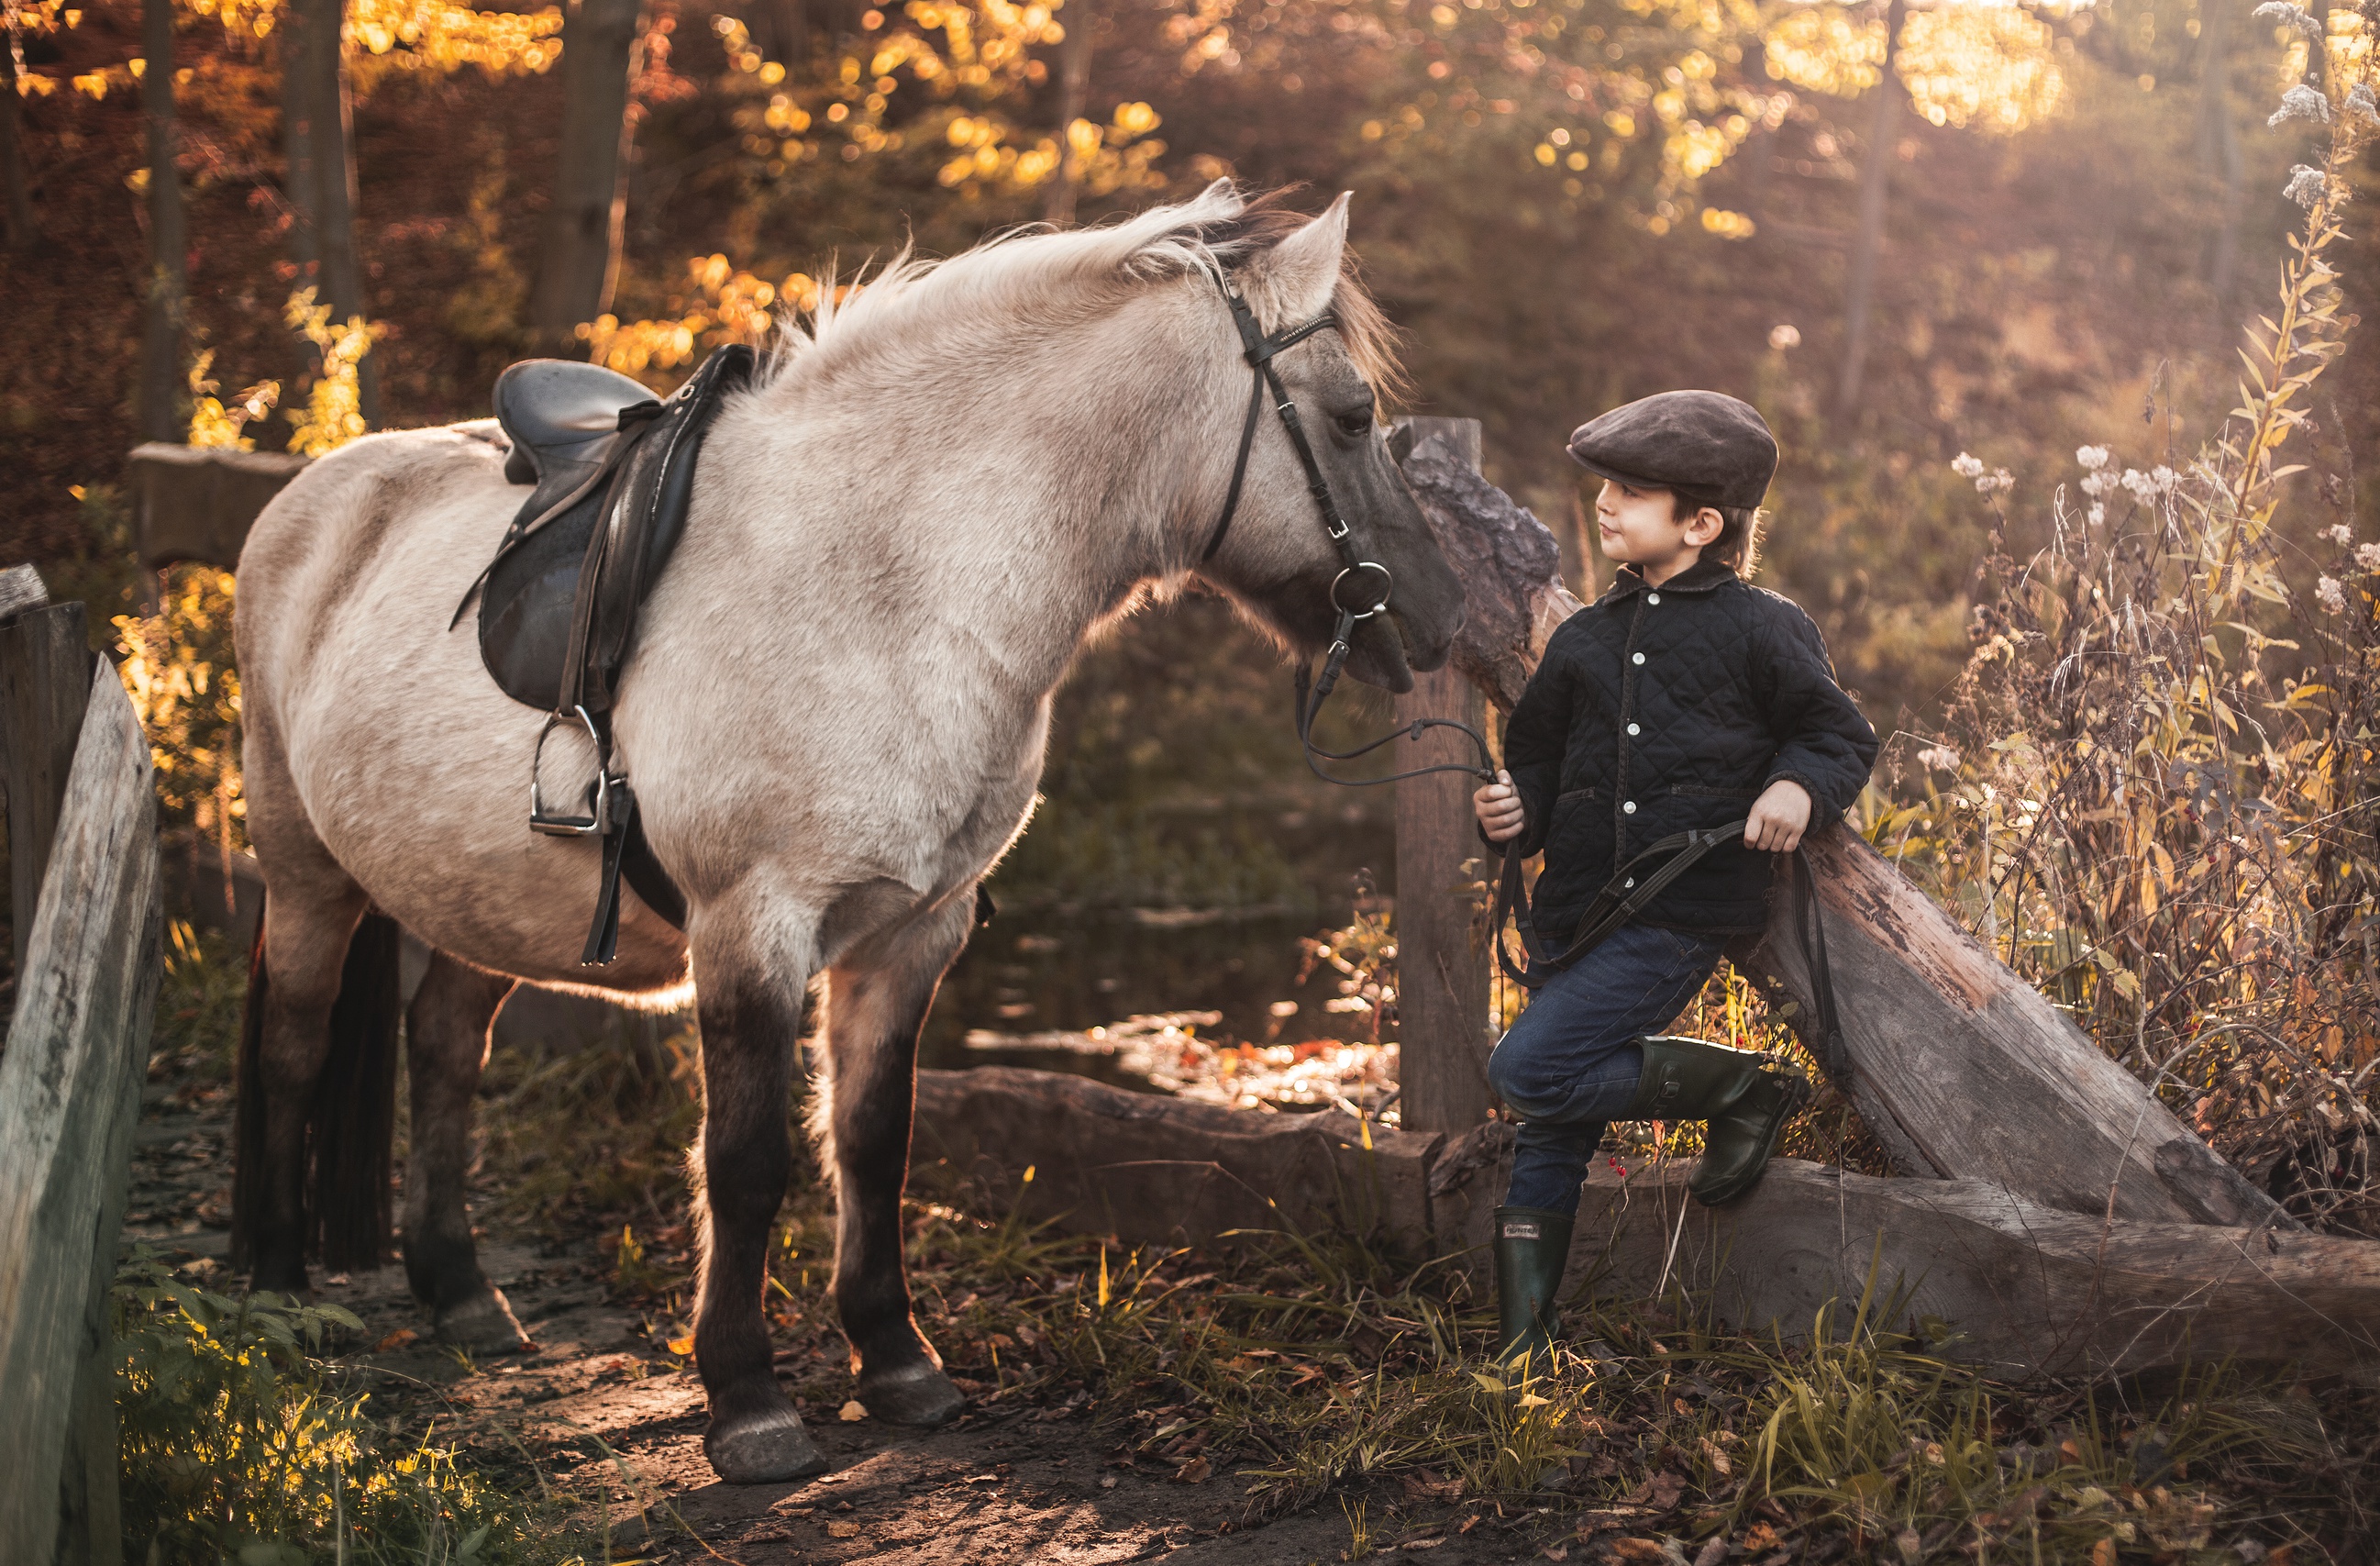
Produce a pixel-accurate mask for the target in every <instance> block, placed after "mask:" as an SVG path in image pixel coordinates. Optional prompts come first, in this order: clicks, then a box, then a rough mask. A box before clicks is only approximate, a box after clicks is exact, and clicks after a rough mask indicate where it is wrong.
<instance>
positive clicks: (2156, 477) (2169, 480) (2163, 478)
mask: <svg viewBox="0 0 2380 1566" xmlns="http://www.w3.org/2000/svg"><path fill="white" fill-rule="evenodd" d="M2176 477H2177V475H2176V474H2175V472H2174V470H2173V469H2172V468H2170V467H2167V466H2166V465H2165V464H2163V463H2161V462H2160V463H2158V464H2157V465H2156V466H2155V467H2152V468H2150V469H2149V481H2150V482H2151V483H2154V484H2155V485H2156V487H2157V493H2159V494H2167V493H2169V492H2171V491H2172V489H2173V485H2174V480H2175V478H2176Z"/></svg>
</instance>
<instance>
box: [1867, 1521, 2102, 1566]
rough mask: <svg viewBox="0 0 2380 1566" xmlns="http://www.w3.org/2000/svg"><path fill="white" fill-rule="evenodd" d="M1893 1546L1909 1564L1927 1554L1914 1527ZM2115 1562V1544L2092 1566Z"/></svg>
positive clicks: (1903, 1531) (1904, 1531)
mask: <svg viewBox="0 0 2380 1566" xmlns="http://www.w3.org/2000/svg"><path fill="white" fill-rule="evenodd" d="M1892 1548H1895V1549H1897V1550H1899V1551H1900V1559H1901V1560H1905V1561H1907V1562H1909V1566H1917V1563H1918V1561H1920V1560H1924V1559H1925V1540H1924V1539H1922V1538H1920V1537H1919V1536H1918V1534H1917V1530H1916V1529H1914V1528H1903V1529H1901V1530H1900V1533H1898V1534H1896V1535H1894V1536H1893V1539H1892ZM2115 1563H2116V1551H2115V1548H2114V1547H2113V1546H2110V1547H2109V1548H2108V1550H2107V1560H2099V1559H2098V1558H2097V1556H2096V1555H2094V1556H2093V1558H2092V1566H2115Z"/></svg>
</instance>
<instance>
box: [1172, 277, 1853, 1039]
mask: <svg viewBox="0 0 2380 1566" xmlns="http://www.w3.org/2000/svg"><path fill="white" fill-rule="evenodd" d="M1215 283H1216V285H1217V286H1218V287H1220V289H1221V290H1222V293H1223V302H1224V303H1225V304H1226V305H1228V306H1230V307H1231V311H1232V323H1233V325H1234V326H1236V327H1238V328H1239V333H1240V347H1241V357H1242V358H1245V359H1246V360H1247V362H1248V367H1249V368H1250V370H1253V371H1254V372H1255V373H1254V376H1253V378H1252V379H1251V381H1250V383H1249V386H1248V411H1247V417H1246V418H1245V419H1243V420H1242V421H1241V424H1240V451H1239V456H1238V459H1237V460H1236V461H1235V462H1233V465H1232V486H1231V489H1230V490H1229V492H1226V493H1225V495H1224V497H1223V511H1222V515H1221V516H1218V517H1217V518H1216V519H1215V526H1214V529H1213V530H1212V531H1211V532H1209V533H1208V536H1207V547H1206V548H1205V549H1204V550H1203V551H1201V552H1200V553H1199V556H1198V562H1199V564H1202V565H1203V564H1206V563H1207V562H1208V561H1210V560H1212V559H1214V558H1215V552H1216V551H1218V550H1220V549H1221V548H1222V547H1223V535H1224V534H1226V533H1228V532H1229V531H1230V530H1231V527H1232V518H1233V516H1237V515H1238V513H1239V509H1240V492H1241V491H1242V490H1243V489H1244V488H1245V487H1246V483H1247V477H1248V456H1249V454H1250V453H1251V452H1253V451H1254V450H1255V449H1256V440H1257V425H1258V424H1259V423H1261V422H1262V420H1263V414H1264V399H1265V393H1266V391H1267V390H1270V392H1271V393H1272V399H1273V411H1274V412H1275V413H1277V414H1279V415H1280V416H1281V428H1282V429H1283V430H1284V431H1287V432H1288V434H1289V443H1290V444H1291V445H1292V446H1293V447H1295V448H1296V450H1297V460H1298V465H1299V466H1300V467H1304V468H1305V491H1306V493H1308V494H1310V495H1312V496H1313V497H1314V504H1315V506H1316V508H1317V509H1318V511H1320V512H1321V514H1322V531H1323V533H1324V535H1325V536H1326V537H1328V538H1329V539H1330V542H1331V545H1332V546H1333V547H1334V548H1336V549H1337V550H1338V552H1339V558H1340V560H1341V561H1342V566H1341V568H1340V571H1339V575H1338V576H1336V577H1332V578H1331V580H1330V607H1331V610H1332V611H1333V612H1334V613H1335V614H1336V615H1337V620H1336V622H1335V623H1334V624H1333V625H1332V627H1331V631H1330V648H1329V649H1328V650H1327V651H1325V652H1324V654H1323V658H1322V672H1321V674H1319V675H1318V676H1315V677H1314V678H1313V680H1312V683H1311V687H1310V689H1309V686H1308V674H1307V666H1306V665H1305V664H1304V663H1300V664H1299V665H1298V666H1297V676H1296V679H1297V706H1296V714H1297V743H1298V747H1299V748H1300V749H1301V750H1302V751H1303V752H1304V753H1305V765H1306V766H1307V768H1308V769H1310V770H1311V771H1313V773H1314V775H1315V776H1316V777H1318V778H1320V779H1321V780H1322V781H1323V782H1325V783H1337V784H1339V785H1340V786H1341V787H1342V788H1370V787H1373V786H1375V785H1377V784H1379V783H1402V782H1403V781H1404V780H1405V779H1407V778H1422V777H1428V776H1429V775H1430V774H1432V773H1434V772H1463V773H1467V774H1469V775H1470V776H1472V777H1475V778H1480V779H1483V780H1485V781H1486V782H1488V783H1494V782H1495V781H1496V762H1495V753H1494V752H1493V751H1492V750H1491V749H1489V747H1488V736H1487V735H1485V734H1481V733H1480V732H1479V731H1478V730H1477V729H1475V728H1473V727H1472V726H1471V725H1470V724H1468V723H1465V722H1461V721H1460V720H1458V719H1454V718H1416V719H1415V720H1414V721H1413V722H1410V723H1408V724H1406V725H1404V726H1403V727H1402V728H1398V729H1393V730H1391V731H1390V732H1389V733H1387V734H1382V735H1381V736H1380V737H1379V738H1378V739H1376V740H1373V741H1371V742H1370V743H1369V744H1366V745H1359V746H1357V747H1354V749H1352V750H1325V749H1323V748H1322V747H1320V746H1318V745H1316V744H1315V743H1314V721H1315V719H1316V718H1317V717H1318V716H1319V715H1320V714H1321V711H1322V704H1323V702H1325V701H1326V700H1328V699H1329V698H1330V693H1331V691H1332V690H1334V689H1336V688H1337V686H1338V684H1339V677H1340V675H1341V674H1342V672H1343V671H1344V670H1345V668H1346V664H1347V658H1348V654H1349V653H1350V652H1351V651H1352V650H1353V649H1352V646H1351V639H1350V638H1352V637H1354V634H1355V625H1356V624H1357V622H1359V621H1363V620H1368V619H1370V618H1372V616H1374V615H1376V614H1378V613H1382V612H1384V611H1385V610H1386V609H1387V608H1388V607H1389V595H1390V593H1391V592H1392V591H1393V590H1394V589H1395V586H1396V583H1395V579H1394V578H1393V577H1390V574H1389V568H1388V567H1387V566H1385V565H1382V564H1379V563H1378V561H1373V560H1366V559H1365V558H1364V557H1363V554H1362V552H1360V551H1358V550H1357V549H1356V547H1355V544H1354V540H1353V539H1352V538H1351V537H1350V529H1349V528H1348V526H1347V518H1346V517H1345V516H1342V514H1341V513H1340V510H1339V503H1338V501H1337V499H1336V498H1335V497H1334V496H1333V495H1332V494H1331V492H1330V480H1328V479H1326V478H1325V477H1324V476H1323V473H1322V464H1321V463H1320V462H1319V461H1318V459H1317V458H1316V457H1315V455H1314V443H1313V442H1312V441H1310V440H1309V439H1307V437H1306V433H1305V420H1304V419H1301V418H1300V417H1299V416H1298V411H1297V403H1296V401H1295V399H1294V398H1293V397H1291V396H1290V395H1289V390H1288V388H1287V387H1285V386H1283V385H1282V384H1281V372H1280V371H1279V370H1276V369H1274V368H1273V362H1272V361H1273V360H1274V359H1275V358H1278V357H1280V355H1281V353H1283V352H1284V351H1286V350H1287V349H1289V348H1292V347H1293V346H1296V345H1297V344H1299V343H1302V342H1304V341H1305V339H1306V338H1308V337H1311V336H1313V335H1314V334H1316V333H1318V332H1323V331H1336V330H1338V329H1339V318H1338V317H1337V316H1336V315H1334V314H1332V313H1331V312H1330V311H1329V310H1325V311H1324V312H1323V313H1322V314H1320V315H1318V316H1316V317H1315V318H1314V319H1313V320H1312V321H1309V322H1306V323H1305V325H1303V326H1298V327H1293V328H1292V329H1291V330H1289V331H1287V332H1284V333H1282V334H1281V335H1280V336H1278V337H1268V336H1266V335H1265V333H1264V328H1263V326H1262V325H1260V324H1259V323H1258V322H1257V317H1256V312H1255V311H1254V310H1250V309H1249V308H1248V302H1247V300H1246V299H1245V298H1243V297H1241V296H1240V295H1239V294H1238V293H1236V292H1234V291H1233V287H1232V285H1231V281H1230V279H1229V278H1227V277H1226V276H1224V275H1223V273H1221V272H1220V271H1218V272H1217V273H1215ZM1366 573H1370V574H1372V575H1374V576H1377V577H1378V579H1379V591H1378V594H1377V595H1374V594H1371V593H1370V592H1368V591H1367V590H1366V589H1365V588H1364V587H1363V586H1362V585H1361V583H1362V580H1363V578H1364V577H1365V575H1366ZM1351 580H1354V581H1356V582H1357V583H1358V586H1357V587H1356V588H1355V589H1353V592H1352V593H1351V592H1350V589H1349V588H1348V583H1349V582H1350V581H1351ZM1351 598H1352V600H1353V601H1350V600H1351ZM1366 599H1368V600H1369V601H1368V603H1367V602H1366ZM1431 729H1455V730H1459V731H1460V732H1461V733H1462V734H1463V737H1464V738H1466V739H1468V740H1470V741H1471V743H1472V744H1473V745H1474V746H1475V747H1477V749H1478V752H1479V760H1478V764H1477V765H1475V766H1473V765H1466V764H1464V763H1462V762H1453V761H1450V762H1442V763H1440V764H1439V765H1437V766H1431V767H1415V768H1412V769H1410V770H1409V771H1402V772H1391V773H1390V774H1389V775H1388V776H1386V777H1379V778H1340V777H1333V776H1331V775H1330V773H1329V772H1327V771H1323V769H1322V763H1323V762H1325V761H1352V760H1354V759H1355V758H1357V757H1359V756H1367V755H1369V754H1371V753H1372V752H1373V751H1375V750H1378V749H1379V748H1380V747H1382V746H1384V745H1390V744H1393V743H1394V742H1395V741H1397V740H1399V739H1415V740H1417V739H1419V738H1421V736H1422V735H1423V734H1425V733H1427V731H1429V730H1431ZM1744 825H1745V823H1744V822H1743V821H1742V820H1736V821H1730V823H1728V824H1727V825H1725V826H1722V827H1715V828H1711V829H1709V830H1707V831H1699V832H1673V833H1671V834H1670V836H1668V837H1665V838H1662V839H1661V840H1660V841H1659V842H1658V843H1655V844H1651V845H1650V846H1648V847H1646V848H1645V850H1644V851H1643V852H1642V853H1639V854H1638V855H1637V856H1635V857H1633V858H1632V859H1630V860H1629V861H1628V863H1627V864H1625V865H1623V866H1621V868H1620V869H1619V871H1618V873H1617V874H1615V875H1613V877H1612V878H1611V880H1610V881H1609V883H1608V884H1607V885H1605V887H1604V888H1603V890H1602V891H1600V892H1597V893H1596V895H1595V901H1594V903H1593V904H1590V905H1589V906H1588V909H1587V912H1586V915H1585V917H1583V918H1582V919H1581V920H1580V921H1579V929H1578V933H1577V934H1576V935H1575V936H1573V938H1572V940H1571V942H1570V944H1569V945H1568V946H1567V947H1565V948H1564V949H1563V950H1562V951H1561V952H1560V953H1548V952H1545V951H1543V950H1541V949H1540V948H1539V946H1538V943H1537V938H1536V927H1535V926H1534V925H1533V924H1532V922H1531V920H1530V913H1529V894H1528V892H1526V891H1525V890H1524V888H1523V887H1522V885H1521V856H1520V855H1518V854H1515V853H1512V852H1509V851H1504V850H1500V853H1501V855H1502V858H1503V861H1504V868H1503V873H1502V876H1501V877H1500V880H1499V882H1498V885H1497V892H1496V911H1495V926H1494V929H1495V941H1496V961H1497V963H1498V965H1500V966H1501V967H1502V968H1503V970H1504V972H1505V973H1506V974H1507V975H1509V976H1510V977H1512V980H1513V982H1515V983H1517V984H1519V985H1521V986H1523V987H1524V988H1526V989H1536V987H1537V986H1538V985H1541V984H1543V983H1544V982H1545V981H1546V978H1547V977H1549V972H1550V970H1552V969H1556V968H1564V967H1568V966H1569V965H1571V964H1573V963H1574V962H1576V961H1578V959H1579V958H1581V957H1583V956H1585V954H1586V953H1588V952H1589V951H1591V950H1593V949H1594V948H1595V947H1596V946H1597V945H1598V944H1600V943H1601V942H1602V941H1604V940H1605V938H1607V937H1609V935H1610V934H1611V933H1612V932H1613V931H1614V930H1617V929H1619V928H1620V927H1621V926H1622V925H1624V924H1626V923H1627V922H1628V921H1629V920H1630V919H1633V918H1634V917H1636V915H1637V914H1638V913H1639V912H1641V911H1642V910H1643V909H1644V908H1645V907H1646V906H1647V905H1648V904H1650V903H1651V902H1652V900H1653V898H1654V897H1655V896H1657V895H1658V894H1659V893H1660V892H1661V891H1662V890H1663V889H1664V888H1666V887H1667V886H1669V885H1670V882H1672V881H1674V880H1677V879H1678V877H1680V876H1682V875H1683V874H1684V873H1685V872H1686V871H1687V870H1688V869H1689V868H1692V867H1693V866H1694V864H1695V863H1696V862H1697V861H1698V860H1700V859H1701V858H1702V856H1704V855H1706V854H1707V853H1709V852H1710V851H1711V850H1712V849H1714V848H1716V847H1718V845H1719V844H1722V843H1724V842H1726V841H1727V840H1728V839H1729V838H1730V837H1741V836H1742V835H1743V830H1744ZM1657 860H1658V861H1661V862H1660V864H1659V867H1658V868H1655V869H1652V870H1650V871H1649V872H1647V871H1646V870H1645V866H1646V865H1647V864H1648V863H1650V862H1652V861H1657ZM1793 868H1794V876H1793V879H1794V881H1795V883H1796V895H1797V897H1798V899H1799V902H1798V905H1797V907H1796V909H1795V915H1796V917H1795V925H1796V928H1797V931H1798V933H1799V934H1800V936H1801V940H1802V951H1803V956H1804V958H1805V959H1806V960H1807V962H1808V964H1809V966H1810V982H1811V989H1813V990H1814V991H1815V999H1816V1001H1817V1012H1818V1015H1817V1018H1816V1021H1817V1025H1818V1026H1817V1031H1818V1034H1819V1042H1818V1048H1817V1050H1816V1052H1817V1054H1818V1055H1819V1057H1820V1060H1819V1064H1820V1065H1821V1066H1823V1067H1824V1068H1825V1069H1826V1072H1827V1074H1828V1076H1830V1077H1833V1078H1835V1079H1836V1080H1838V1081H1845V1080H1848V1079H1849V1074H1850V1071H1851V1065H1850V1057H1849V1054H1848V1052H1847V1051H1846V1050H1845V1049H1844V1047H1843V1038H1842V1027H1841V1026H1840V1022H1839V1021H1838V1019H1837V1017H1836V1014H1835V988H1834V982H1833V975H1832V973H1831V972H1830V971H1829V969H1828V963H1827V938H1826V931H1825V928H1824V926H1823V925H1822V924H1821V923H1820V922H1819V917H1818V906H1817V895H1816V890H1817V889H1816V884H1815V881H1814V880H1812V879H1811V875H1810V862H1809V859H1808V858H1807V857H1806V856H1804V855H1803V852H1802V850H1801V849H1799V848H1796V849H1795V850H1794V851H1793ZM1640 879H1641V884H1640V883H1639V882H1640ZM1508 919H1509V920H1511V921H1512V925H1513V928H1514V929H1515V931H1516V932H1517V933H1518V934H1519V935H1520V937H1521V945H1522V949H1523V950H1524V952H1525V953H1526V954H1527V956H1528V959H1529V963H1528V967H1527V969H1525V970H1524V968H1522V967H1521V966H1519V965H1516V964H1515V963H1514V962H1513V960H1512V953H1511V952H1510V951H1509V950H1508V949H1507V947H1506V946H1505V943H1504V924H1505V921H1506V920H1508ZM1531 973H1534V974H1535V975H1536V977H1535V979H1534V980H1533V979H1532V978H1531V977H1528V976H1529V974H1531Z"/></svg>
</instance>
